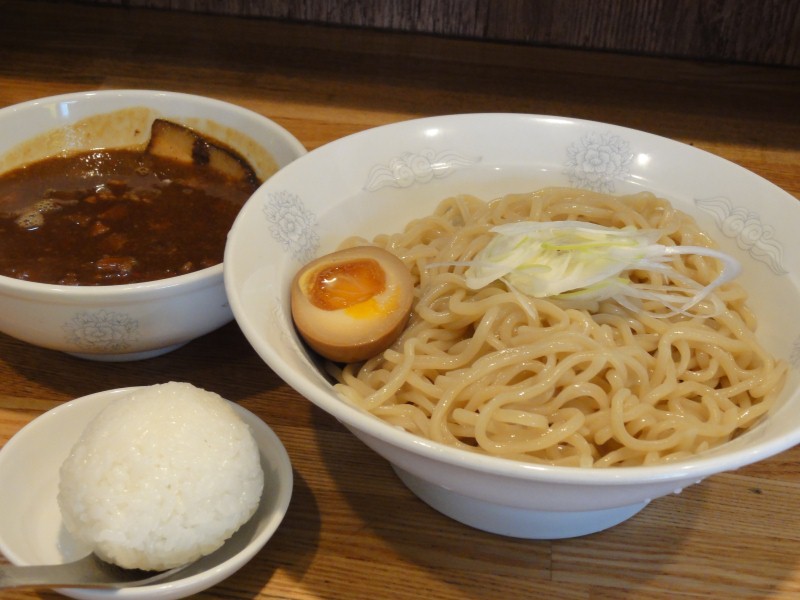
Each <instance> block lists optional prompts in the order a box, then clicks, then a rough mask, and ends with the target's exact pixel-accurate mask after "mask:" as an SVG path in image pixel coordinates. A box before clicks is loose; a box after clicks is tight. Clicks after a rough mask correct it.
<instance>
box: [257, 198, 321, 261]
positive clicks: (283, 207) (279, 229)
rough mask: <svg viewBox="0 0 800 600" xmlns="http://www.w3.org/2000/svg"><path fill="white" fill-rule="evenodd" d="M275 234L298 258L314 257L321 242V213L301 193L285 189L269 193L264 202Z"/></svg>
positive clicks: (283, 245) (307, 258) (285, 247)
mask: <svg viewBox="0 0 800 600" xmlns="http://www.w3.org/2000/svg"><path fill="white" fill-rule="evenodd" d="M264 215H265V216H266V218H267V221H269V223H270V225H269V231H270V233H271V234H272V237H273V238H274V239H275V240H276V241H277V242H278V243H279V244H280V245H281V247H282V248H283V250H284V251H288V252H290V253H291V254H292V256H294V257H295V258H296V259H297V260H299V261H301V262H307V261H309V260H311V259H312V258H313V257H314V255H315V253H316V251H317V248H318V246H319V235H318V234H317V232H316V226H317V217H316V215H315V214H314V213H313V212H312V211H310V210H308V209H307V208H306V207H305V204H304V203H303V201H302V200H301V199H300V197H299V196H298V195H297V194H294V193H292V192H288V191H285V190H281V191H279V192H276V193H273V194H269V197H268V200H267V202H266V204H265V205H264Z"/></svg>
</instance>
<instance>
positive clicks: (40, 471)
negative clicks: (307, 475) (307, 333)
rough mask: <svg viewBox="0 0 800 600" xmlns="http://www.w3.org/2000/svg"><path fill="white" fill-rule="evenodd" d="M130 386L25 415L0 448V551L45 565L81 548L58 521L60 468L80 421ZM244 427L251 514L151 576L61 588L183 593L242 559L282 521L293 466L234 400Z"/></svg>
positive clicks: (93, 593)
mask: <svg viewBox="0 0 800 600" xmlns="http://www.w3.org/2000/svg"><path fill="white" fill-rule="evenodd" d="M134 389H135V388H119V389H115V390H107V391H103V392H98V393H95V394H91V395H89V396H83V397H81V398H77V399H75V400H72V401H70V402H67V403H65V404H63V405H60V406H58V407H56V408H54V409H52V410H50V411H48V412H46V413H44V414H43V415H41V416H39V417H37V418H36V419H34V420H33V421H31V422H30V423H29V424H28V425H27V426H25V427H24V428H23V429H21V430H20V431H19V432H18V433H17V434H15V435H14V437H13V438H11V440H9V442H8V443H7V444H6V445H5V446H4V447H3V448H2V451H0V485H1V486H2V487H3V489H14V490H16V492H15V493H13V494H3V496H2V498H0V509H2V510H0V552H2V554H3V555H4V556H5V557H6V558H7V559H8V560H9V561H10V562H11V563H12V564H15V565H52V564H61V563H65V562H69V561H72V560H78V559H79V558H81V557H83V556H85V555H86V554H88V552H89V549H88V548H87V547H86V546H85V544H84V543H83V542H81V541H79V540H77V539H76V538H75V537H74V536H73V535H71V534H70V533H69V532H68V531H67V529H66V528H65V526H64V524H63V519H62V515H61V511H60V508H59V504H58V500H57V495H58V489H59V469H60V467H61V465H62V463H63V462H64V460H65V459H66V458H67V456H68V455H69V453H70V450H71V448H72V447H73V445H74V444H75V443H76V442H77V441H78V439H79V438H80V437H81V435H82V433H83V432H84V430H85V428H86V426H87V425H88V424H89V422H91V420H92V419H93V418H94V417H95V416H96V415H97V414H99V413H100V412H101V411H102V410H103V409H105V408H106V407H107V406H109V405H110V404H111V403H113V402H114V401H116V400H117V399H119V398H123V397H124V396H126V395H128V394H129V393H130V392H131V391H133V390H134ZM233 408H234V410H235V411H236V413H237V414H238V415H239V417H241V419H242V420H244V422H245V423H247V425H248V426H249V427H250V431H251V433H252V435H253V438H254V439H255V442H256V445H257V446H258V450H259V454H260V457H261V465H262V469H263V471H264V478H265V479H264V492H263V494H262V496H261V499H260V502H259V505H258V508H257V509H256V511H255V514H254V515H253V516H252V517H251V518H250V520H249V521H248V522H247V523H245V524H244V525H242V527H241V528H240V529H238V530H237V531H236V532H235V533H234V534H233V535H232V536H231V537H230V538H228V539H227V540H226V542H225V543H224V544H223V545H222V546H221V547H220V548H218V549H217V550H216V551H214V552H212V553H210V554H207V555H205V556H203V557H202V558H200V559H199V560H198V561H196V562H194V563H192V564H190V565H188V566H187V567H186V568H185V569H183V570H181V571H178V572H176V573H173V574H171V575H169V576H168V577H167V578H166V579H163V580H161V581H159V582H158V583H154V584H150V585H144V586H139V587H131V588H127V589H118V590H110V589H105V590H102V589H83V588H72V589H60V590H59V591H60V592H61V593H62V594H64V595H66V596H70V597H73V598H94V599H101V598H118V599H128V600H133V599H141V600H147V599H149V598H158V599H160V600H164V599H169V598H184V597H187V596H191V595H192V594H197V593H199V592H200V591H202V590H205V589H207V588H209V587H211V586H213V585H215V584H217V583H219V582H220V581H222V580H223V579H225V578H226V577H228V576H230V575H231V574H233V573H234V572H235V571H237V570H238V569H240V568H241V567H242V566H244V565H245V564H246V563H247V562H248V561H249V560H250V559H252V558H253V556H255V555H256V553H257V552H258V551H259V550H261V549H262V548H263V547H264V545H265V544H266V543H267V542H268V541H269V539H270V538H271V537H272V535H273V534H274V533H275V531H276V530H277V529H278V527H279V525H280V524H281V522H282V521H283V518H284V516H285V515H286V511H287V510H288V507H289V503H290V500H291V496H292V489H293V477H292V466H291V463H290V461H289V456H288V454H287V453H286V449H285V448H284V447H283V444H282V443H281V441H280V439H278V436H277V435H275V433H274V432H273V431H272V429H270V427H269V426H268V425H267V424H266V423H264V421H263V420H261V419H260V418H259V417H258V416H256V415H254V414H253V413H251V412H250V411H248V410H246V409H244V408H242V407H240V406H238V405H234V406H233Z"/></svg>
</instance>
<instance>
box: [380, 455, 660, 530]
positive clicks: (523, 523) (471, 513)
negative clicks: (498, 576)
mask: <svg viewBox="0 0 800 600" xmlns="http://www.w3.org/2000/svg"><path fill="white" fill-rule="evenodd" d="M393 468H394V470H395V473H397V476H398V477H399V478H400V480H401V481H402V482H403V483H404V484H405V485H406V486H407V487H408V488H409V489H410V490H411V491H412V492H414V494H416V495H417V497H419V498H420V499H421V500H422V501H424V502H425V503H426V504H428V505H429V506H431V507H432V508H434V509H436V510H438V511H439V512H441V513H443V514H444V515H446V516H448V517H450V518H452V519H455V520H456V521H460V522H461V523H464V524H465V525H469V526H470V527H474V528H476V529H481V530H483V531H487V532H489V533H495V534H499V535H505V536H509V537H516V538H525V539H538V540H547V539H561V538H570V537H577V536H581V535H587V534H590V533H596V532H598V531H602V530H603V529H608V528H609V527H613V526H614V525H618V524H619V523H622V522H623V521H625V520H627V519H630V518H631V517H632V516H633V515H635V514H636V513H638V512H639V511H640V510H642V509H643V508H644V507H645V506H646V505H647V502H639V503H636V504H631V505H627V506H620V507H615V508H607V509H603V510H592V511H581V512H565V511H540V510H528V509H524V508H516V507H512V506H504V505H501V504H495V503H492V502H486V501H483V500H477V499H475V498H470V497H468V496H464V495H462V494H459V493H457V492H453V491H452V490H448V489H446V488H443V487H441V486H438V485H435V484H432V483H430V482H428V481H424V480H422V479H420V478H419V477H417V476H416V475H412V474H411V473H409V472H408V471H404V470H403V469H400V468H398V467H395V466H394V465H393Z"/></svg>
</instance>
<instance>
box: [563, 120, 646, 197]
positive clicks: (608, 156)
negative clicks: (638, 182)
mask: <svg viewBox="0 0 800 600" xmlns="http://www.w3.org/2000/svg"><path fill="white" fill-rule="evenodd" d="M632 161H633V153H632V152H631V150H630V144H628V142H626V141H625V140H623V139H622V138H621V137H619V136H618V135H615V134H613V133H600V132H592V133H587V134H586V135H584V136H583V137H581V139H580V140H578V141H577V142H573V143H572V144H570V146H569V147H568V148H567V163H566V166H567V169H566V171H565V173H566V175H567V177H568V178H569V181H570V183H571V184H572V185H574V186H575V187H581V188H585V189H590V190H593V191H595V192H605V193H608V192H614V191H615V184H614V181H615V180H617V179H622V178H625V177H627V176H628V175H629V174H630V166H631V162H632Z"/></svg>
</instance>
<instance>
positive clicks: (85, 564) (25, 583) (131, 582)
mask: <svg viewBox="0 0 800 600" xmlns="http://www.w3.org/2000/svg"><path fill="white" fill-rule="evenodd" d="M187 566H188V565H183V566H180V567H175V568H174V569H170V570H169V571H140V570H138V569H123V568H122V567H118V566H117V565H113V564H111V563H107V562H105V561H103V560H101V559H100V558H98V557H97V555H95V554H89V555H88V556H84V557H83V558H80V559H78V560H76V561H73V562H69V563H65V564H61V565H36V566H26V567H18V566H16V565H0V590H7V589H11V588H28V589H40V588H59V587H61V588H68V587H78V588H111V589H119V588H127V587H134V586H141V585H151V584H153V583H157V582H159V581H162V580H163V579H166V578H167V577H169V576H170V575H173V574H174V573H177V572H178V571H180V570H182V569H185V568H186V567H187Z"/></svg>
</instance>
